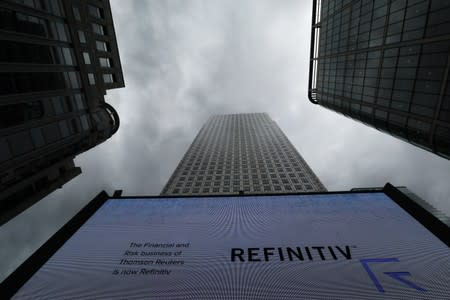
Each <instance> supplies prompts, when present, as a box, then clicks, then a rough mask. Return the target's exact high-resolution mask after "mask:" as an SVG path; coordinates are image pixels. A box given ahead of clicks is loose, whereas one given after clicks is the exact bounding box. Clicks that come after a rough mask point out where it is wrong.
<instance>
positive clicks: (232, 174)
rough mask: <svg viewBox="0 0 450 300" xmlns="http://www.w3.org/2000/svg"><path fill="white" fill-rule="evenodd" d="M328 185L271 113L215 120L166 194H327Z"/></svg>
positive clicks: (196, 142)
mask: <svg viewBox="0 0 450 300" xmlns="http://www.w3.org/2000/svg"><path fill="white" fill-rule="evenodd" d="M322 191H326V189H325V187H324V186H323V184H322V183H321V182H320V180H319V179H318V178H317V176H316V175H315V174H314V172H313V171H312V170H311V168H310V167H309V166H308V164H307V163H306V162H305V160H304V159H303V158H302V157H301V155H300V154H299V153H298V152H297V150H296V149H295V148H294V146H293V145H292V144H291V143H290V142H289V140H288V138H287V137H286V136H285V135H284V133H283V132H282V131H281V129H280V128H279V127H278V125H277V124H276V123H275V122H274V121H273V120H272V119H271V118H270V117H269V115H268V114H266V113H252V114H232V115H216V116H212V117H211V118H210V119H209V120H208V121H207V122H206V124H205V125H204V126H203V127H202V129H201V130H200V132H199V133H198V135H197V137H196V138H195V139H194V142H193V143H192V145H191V146H190V147H189V149H188V151H187V152H186V154H185V155H184V157H183V159H182V160H181V162H180V163H179V164H178V166H177V168H176V170H175V171H174V173H173V174H172V176H171V178H170V179H169V181H168V182H167V184H166V186H165V187H164V189H163V191H162V193H161V195H204V194H217V195H221V194H230V193H239V192H244V193H256V194H259V193H261V194H263V193H290V192H297V193H298V192H322Z"/></svg>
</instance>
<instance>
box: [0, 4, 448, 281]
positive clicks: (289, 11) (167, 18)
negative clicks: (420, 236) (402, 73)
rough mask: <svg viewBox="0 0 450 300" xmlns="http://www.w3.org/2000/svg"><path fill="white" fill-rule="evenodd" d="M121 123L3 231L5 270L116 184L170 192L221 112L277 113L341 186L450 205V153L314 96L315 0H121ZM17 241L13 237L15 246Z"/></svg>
mask: <svg viewBox="0 0 450 300" xmlns="http://www.w3.org/2000/svg"><path fill="white" fill-rule="evenodd" d="M111 5H112V9H113V16H114V23H115V28H116V34H117V38H118V43H119V48H120V55H121V61H122V67H123V70H124V76H125V82H126V88H124V89H119V90H112V91H109V92H108V95H107V97H106V98H107V101H108V102H109V103H111V104H112V105H113V106H114V107H115V108H116V109H117V111H118V112H119V115H120V118H121V127H120V129H119V131H118V132H117V133H116V134H115V135H114V136H113V137H112V138H111V139H110V140H108V141H107V142H105V143H103V144H102V145H99V146H98V147H96V148H94V149H92V150H90V151H88V152H87V153H84V154H82V155H80V156H79V157H78V158H77V159H76V163H77V164H78V165H79V166H81V167H82V170H83V174H82V175H81V176H79V177H78V178H76V179H74V180H73V181H72V182H70V183H68V184H66V185H65V186H64V188H63V189H61V190H58V191H57V192H55V193H53V194H52V195H50V196H49V197H47V198H46V199H44V200H42V201H41V203H38V204H37V205H36V206H34V207H32V208H31V209H30V210H28V211H27V212H25V213H24V214H23V215H21V216H19V217H18V218H17V219H16V220H14V221H12V222H10V223H8V224H6V225H4V226H3V227H2V228H1V229H0V240H1V241H2V248H1V249H0V259H1V261H3V262H7V263H6V264H2V267H1V268H0V278H4V277H5V276H6V275H7V274H8V273H9V272H11V271H12V270H13V269H14V268H15V267H17V265H18V264H20V263H21V262H22V261H23V260H24V259H25V258H27V257H28V256H29V255H30V254H31V253H32V252H33V251H35V250H36V249H37V248H38V247H39V246H40V245H41V244H42V243H43V242H44V241H45V240H46V239H48V238H49V237H50V236H51V234H53V233H54V232H55V231H56V230H57V229H58V228H59V227H60V226H61V225H62V224H64V223H65V222H66V221H67V220H68V219H70V217H71V216H73V215H74V214H75V212H76V211H78V210H79V209H80V208H81V207H83V206H84V205H85V204H86V203H87V202H88V201H89V200H91V199H92V198H93V197H94V196H95V195H96V194H97V193H98V192H100V191H101V190H102V189H105V190H106V191H108V192H109V193H111V192H112V191H113V190H114V189H123V190H124V193H125V194H126V195H127V194H128V195H133V194H159V192H160V191H161V189H162V187H163V185H164V184H165V182H166V181H167V179H168V178H169V176H170V174H171V172H173V170H174V169H175V167H176V165H177V164H178V162H179V161H180V159H181V157H182V155H183V154H184V152H185V151H186V150H187V149H188V147H189V145H190V143H191V142H192V140H193V139H194V137H195V135H196V134H197V132H198V131H199V129H200V128H201V126H202V124H203V123H204V122H205V121H206V119H207V118H208V117H209V116H210V115H212V114H222V113H239V112H267V113H269V115H270V116H271V117H272V118H273V119H274V120H275V121H277V123H278V124H279V125H280V127H281V128H282V129H283V131H284V133H285V134H286V135H287V136H288V138H289V139H290V140H291V141H292V143H293V144H294V146H295V147H296V148H297V149H298V151H299V152H300V153H301V154H302V156H303V157H304V158H305V160H306V161H307V162H308V164H309V165H310V166H311V168H312V169H313V170H314V171H315V172H316V174H317V175H318V176H319V177H320V178H321V180H322V181H323V183H324V184H325V185H326V186H327V188H328V189H329V190H346V189H349V188H352V187H362V186H381V185H384V184H385V183H386V182H387V181H389V182H392V183H393V184H396V185H406V186H408V187H409V188H410V189H411V190H413V191H414V192H416V193H417V194H419V195H420V196H422V197H424V198H425V199H427V200H428V201H429V202H430V203H432V204H433V205H435V206H437V207H438V208H440V209H442V210H443V211H445V212H447V214H450V201H449V196H450V185H448V178H450V162H449V161H447V160H444V159H442V158H439V157H437V156H435V155H433V154H430V153H427V152H426V151H424V150H421V149H419V148H416V147H414V146H412V145H409V144H406V143H404V142H402V141H399V140H398V139H396V138H393V137H391V136H388V135H387V134H384V133H380V132H378V131H376V130H375V129H372V128H369V127H367V126H365V125H363V124H360V123H358V122H356V121H354V120H350V119H348V118H346V117H344V116H342V115H338V114H336V113H334V112H331V111H328V110H326V109H325V108H323V107H318V106H315V105H313V104H311V103H310V102H309V101H308V99H307V97H306V96H307V81H308V60H309V38H310V37H309V34H310V22H311V21H310V18H311V16H310V15H311V3H310V1H300V0H299V1H244V2H242V1H166V0H164V1H142V0H141V1H138V0H135V1H120V0H114V1H111ZM4 245H6V246H4Z"/></svg>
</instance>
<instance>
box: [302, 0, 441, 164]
mask: <svg viewBox="0 0 450 300" xmlns="http://www.w3.org/2000/svg"><path fill="white" fill-rule="evenodd" d="M449 56H450V1H446V0H429V1H421V0H397V1H394V0H375V1H373V0H353V1H351V0H322V1H320V0H314V2H313V22H312V33H311V57H310V58H311V60H310V74H309V76H310V78H309V99H310V100H311V101H312V102H313V103H315V104H319V105H322V106H324V107H326V108H329V109H331V110H334V111H337V112H340V113H342V114H344V115H346V116H348V117H350V118H353V119H357V120H359V121H361V122H364V123H366V124H368V125H369V126H372V127H375V128H377V129H379V130H381V131H384V132H387V133H390V134H391V135H394V136H396V137H399V138H401V139H403V140H405V141H408V142H410V143H412V144H414V145H417V146H419V147H422V148H424V149H426V150H428V151H432V152H434V153H436V154H438V155H440V156H442V157H445V158H447V159H450V85H449V76H448V75H449V74H448V73H449V68H450V59H449Z"/></svg>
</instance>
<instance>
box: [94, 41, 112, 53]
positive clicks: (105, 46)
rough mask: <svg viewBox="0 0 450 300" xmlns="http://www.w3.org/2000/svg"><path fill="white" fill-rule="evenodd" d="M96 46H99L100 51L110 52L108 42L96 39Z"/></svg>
mask: <svg viewBox="0 0 450 300" xmlns="http://www.w3.org/2000/svg"><path fill="white" fill-rule="evenodd" d="M95 47H96V48H97V50H98V51H104V52H108V49H109V47H108V44H107V43H106V42H103V41H95Z"/></svg>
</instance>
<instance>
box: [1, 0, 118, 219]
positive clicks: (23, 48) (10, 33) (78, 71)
mask: <svg viewBox="0 0 450 300" xmlns="http://www.w3.org/2000/svg"><path fill="white" fill-rule="evenodd" d="M123 86H124V80H123V75H122V68H121V63H120V58H119V52H118V47H117V42H116V36H115V32H114V26H113V20H112V15H111V8H110V5H109V1H107V0H104V1H87V0H71V1H66V0H64V1H63V0H29V1H24V0H4V1H1V2H0V224H2V223H4V222H6V221H8V220H9V219H10V218H12V217H14V216H15V215H16V214H18V213H20V212H21V211H23V210H24V209H26V208H27V207H29V206H30V205H32V204H34V203H35V202H37V201H39V200H40V199H41V198H43V197H44V196H46V195H47V194H49V193H50V192H52V191H53V190H55V189H57V188H59V187H61V186H62V185H63V184H64V183H66V182H67V181H69V180H71V179H72V178H74V177H75V176H77V175H78V174H80V173H81V170H80V168H77V167H75V165H74V162H73V159H74V158H75V156H76V155H78V154H80V153H82V152H84V151H87V150H88V149H90V148H92V147H95V146H96V145H98V144H99V143H102V142H103V141H105V140H107V139H108V138H109V137H111V136H112V135H113V134H114V133H115V132H116V131H117V129H118V127H119V117H118V115H117V113H116V111H115V110H114V108H113V107H112V106H111V105H109V104H108V103H106V102H105V99H104V95H105V94H106V90H108V89H113V88H119V87H123Z"/></svg>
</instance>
